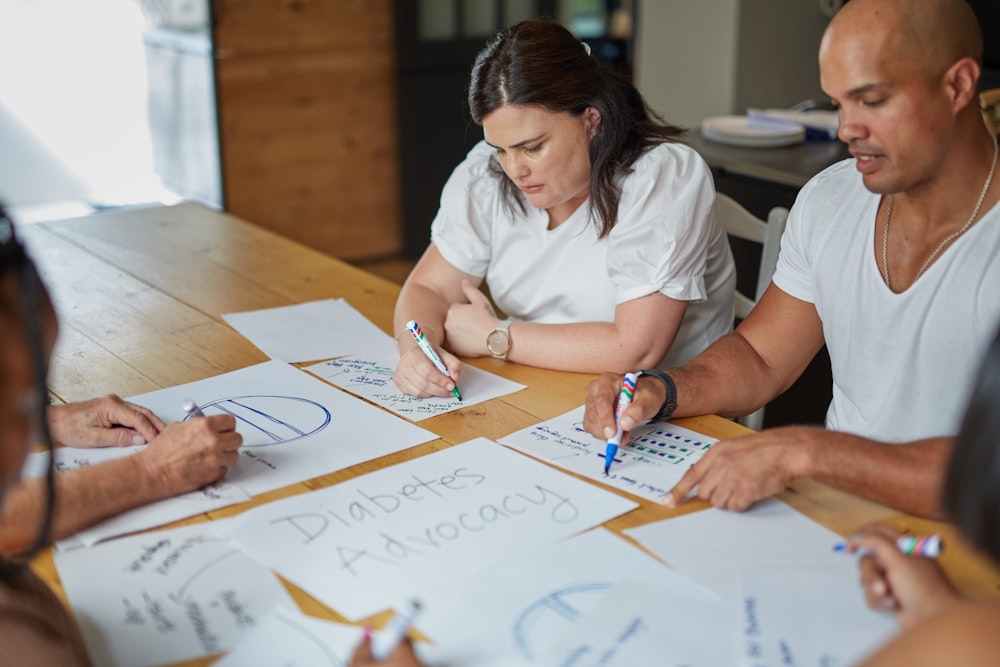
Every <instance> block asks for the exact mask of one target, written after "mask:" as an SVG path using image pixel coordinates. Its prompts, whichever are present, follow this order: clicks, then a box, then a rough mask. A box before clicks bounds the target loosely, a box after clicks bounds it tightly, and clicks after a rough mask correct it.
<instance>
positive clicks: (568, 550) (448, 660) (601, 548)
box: [417, 528, 735, 667]
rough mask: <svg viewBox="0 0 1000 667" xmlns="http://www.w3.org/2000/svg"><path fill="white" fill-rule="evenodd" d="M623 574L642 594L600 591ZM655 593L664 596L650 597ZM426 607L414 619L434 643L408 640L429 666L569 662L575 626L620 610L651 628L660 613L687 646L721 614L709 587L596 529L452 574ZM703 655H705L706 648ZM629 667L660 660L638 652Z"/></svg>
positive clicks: (714, 629)
mask: <svg viewBox="0 0 1000 667" xmlns="http://www.w3.org/2000/svg"><path fill="white" fill-rule="evenodd" d="M624 580H632V581H638V582H640V583H641V585H643V586H645V587H647V588H646V593H645V596H646V598H645V600H644V601H635V603H633V601H631V600H629V599H628V598H627V597H618V598H609V597H608V596H609V593H610V591H613V590H615V589H616V587H617V586H618V585H619V583H620V582H622V581H624ZM657 593H662V594H663V595H664V596H665V597H663V598H662V599H659V600H657V599H656V597H655V596H656V594H657ZM657 605H658V607H657ZM426 608H427V609H426V613H425V614H424V616H423V617H421V619H420V621H419V622H418V623H417V625H418V627H419V628H420V630H421V631H422V632H424V633H425V634H427V635H428V636H429V637H430V638H431V639H432V640H433V641H434V643H435V644H434V645H433V646H424V645H420V646H418V651H419V653H420V655H421V658H423V659H425V660H426V661H427V663H428V664H429V665H432V666H436V665H462V667H486V666H499V665H535V664H537V665H546V666H552V665H562V664H567V665H570V664H576V663H573V662H570V661H567V660H566V658H567V657H568V655H569V653H567V651H570V652H572V650H573V648H574V647H576V646H578V645H579V644H580V643H581V642H583V641H586V639H587V637H586V636H585V635H583V634H581V630H582V631H584V632H586V631H587V629H586V628H587V627H588V626H587V625H584V626H578V625H577V624H578V623H580V622H581V621H582V620H583V619H587V618H588V616H589V615H590V614H592V613H598V614H599V620H600V621H602V622H603V621H604V620H606V618H608V617H611V618H618V620H619V621H620V620H622V618H623V617H624V616H626V615H630V616H632V617H633V618H634V617H638V618H640V619H641V620H642V621H644V622H648V623H650V624H651V625H656V626H657V627H666V626H667V623H666V619H667V618H669V619H671V621H670V623H671V624H672V625H673V626H674V629H675V630H676V632H674V633H673V634H671V635H670V636H671V637H675V636H676V637H680V636H683V635H685V634H687V633H693V634H691V635H690V637H689V640H690V645H691V646H694V645H695V643H696V642H697V640H699V639H701V640H706V639H707V640H709V643H711V642H718V639H717V638H716V637H715V635H716V634H718V624H719V618H718V617H715V618H713V617H712V614H716V615H717V614H724V613H725V611H724V608H723V607H722V605H721V603H720V602H719V601H718V600H717V599H716V598H715V597H714V596H713V595H712V594H711V593H709V592H707V591H706V590H704V589H703V588H701V587H700V586H698V585H696V584H694V583H693V582H691V581H689V580H687V579H685V578H683V577H681V576H679V575H678V574H677V573H676V572H674V571H672V570H670V569H669V568H667V567H666V566H664V565H663V564H662V563H660V562H659V561H657V560H655V559H654V558H651V557H650V556H648V555H646V554H645V553H643V552H642V551H640V550H639V549H636V548H635V547H634V546H632V545H630V544H629V543H628V542H626V541H624V540H622V539H621V538H619V537H617V536H615V535H614V534H613V533H610V532H609V531H606V530H604V529H600V528H599V529H596V530H593V531H590V532H588V533H586V534H583V535H579V536H576V537H572V538H570V539H567V540H564V541H562V542H559V543H554V544H548V545H543V546H536V547H534V548H531V549H527V548H523V549H517V550H516V552H514V553H511V554H510V555H508V556H507V557H506V558H505V559H504V560H503V561H500V562H497V563H494V564H493V565H491V566H489V567H487V568H485V569H482V570H480V571H478V572H476V573H474V574H473V575H471V576H469V577H466V578H464V579H456V580H454V581H452V582H451V583H450V585H449V588H448V591H447V592H445V593H442V594H439V595H438V596H437V597H436V598H435V599H434V600H432V601H431V602H429V603H428V604H427V605H426ZM596 610H601V611H600V612H597V611H596ZM671 612H673V613H671ZM651 614H652V616H651ZM734 617H735V615H734ZM600 634H603V633H600ZM731 634H732V638H733V639H735V632H733V633H731ZM719 645H720V646H723V647H724V646H725V644H724V642H720V643H719ZM734 650H735V643H734V642H733V641H730V642H728V651H725V650H724V651H722V652H723V653H725V654H726V656H727V657H728V658H729V660H726V661H723V662H722V663H715V664H731V662H732V658H733V657H734V655H735V653H734ZM705 653H707V654H708V655H712V651H711V650H710V649H706V651H705ZM555 656H559V658H560V659H559V660H554V659H553V658H554V657H555ZM633 664H657V665H660V664H667V663H665V662H662V661H661V660H659V659H655V660H653V661H652V662H651V661H650V660H648V659H647V660H646V661H645V662H644V663H633ZM694 664H698V663H694ZM701 664H710V663H704V662H703V663H701Z"/></svg>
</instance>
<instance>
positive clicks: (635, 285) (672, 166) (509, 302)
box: [431, 142, 736, 367]
mask: <svg viewBox="0 0 1000 667" xmlns="http://www.w3.org/2000/svg"><path fill="white" fill-rule="evenodd" d="M493 154H494V149H493V148H491V147H490V146H489V145H488V144H487V143H485V142H481V143H479V144H477V145H476V146H475V147H474V148H473V149H472V150H471V151H470V152H469V154H468V156H467V157H466V159H465V161H463V162H462V163H461V164H460V165H458V167H456V168H455V171H454V172H453V173H452V175H451V177H450V178H449V179H448V182H447V184H446V185H445V187H444V190H443V191H442V193H441V207H440V209H439V211H438V214H437V217H436V218H435V219H434V223H433V225H432V227H431V241H432V242H433V243H434V244H435V246H437V249H438V250H439V251H440V253H441V255H442V256H443V257H444V258H445V259H446V260H447V261H448V262H449V263H450V264H452V265H453V266H455V267H456V268H458V269H459V270H461V271H464V272H465V273H468V274H471V275H474V276H479V277H482V278H485V280H486V283H487V285H488V286H489V289H490V294H491V296H492V297H493V299H494V301H495V302H496V304H497V306H499V307H500V309H501V310H503V311H504V312H505V313H507V314H508V315H509V316H510V317H513V318H515V319H517V320H524V321H530V322H540V323H559V324H563V323H574V322H613V321H614V316H615V306H616V305H617V304H619V303H624V302H626V301H630V300H632V299H637V298H639V297H643V296H646V295H648V294H653V293H655V292H661V293H663V294H665V295H666V296H668V297H671V298H673V299H677V300H681V301H687V302H689V303H688V307H687V310H686V312H685V315H684V320H683V321H682V323H681V326H680V329H679V331H678V332H677V336H676V338H675V339H674V343H673V345H672V346H671V348H670V351H669V352H668V353H667V355H666V357H664V360H663V361H662V362H661V364H660V365H661V366H663V367H666V366H678V365H681V364H683V363H685V362H687V361H688V360H690V359H692V358H693V357H695V356H696V355H697V354H699V353H700V352H701V351H702V350H704V349H705V348H706V347H708V346H709V345H710V344H711V343H712V342H713V341H714V340H715V339H717V338H719V337H720V336H722V335H724V334H726V333H728V332H729V331H730V330H731V329H732V323H733V305H732V299H733V289H734V287H735V280H736V271H735V267H734V264H733V258H732V253H731V252H730V250H729V244H728V242H727V239H726V236H725V232H724V230H723V229H722V225H721V224H720V223H719V222H718V221H717V220H716V218H715V213H714V202H715V187H714V184H713V182H712V176H711V172H710V171H709V169H708V167H707V165H706V164H705V162H704V161H703V160H702V159H701V157H700V156H699V155H698V154H697V153H696V152H695V151H693V150H692V149H690V148H688V147H687V146H683V145H680V144H660V145H659V146H656V147H654V148H652V149H650V150H649V151H647V152H646V153H645V154H644V155H643V156H642V157H640V158H639V159H638V160H637V161H636V162H635V164H633V165H632V172H631V173H630V174H628V175H626V176H624V177H623V178H622V179H621V180H620V187H621V200H620V203H619V206H618V220H617V223H616V224H615V226H614V228H613V229H612V230H611V232H610V234H608V235H607V236H606V237H604V238H601V239H599V238H598V231H597V226H596V224H595V223H594V221H593V220H591V218H590V215H589V200H588V201H587V202H584V203H583V204H582V205H581V206H580V207H579V208H578V209H577V210H576V211H575V212H574V213H573V214H572V215H571V216H570V217H569V219H567V220H566V221H565V222H563V223H562V224H561V225H559V226H558V227H556V228H555V229H552V230H550V229H548V224H549V220H548V214H547V213H546V212H545V211H544V210H541V209H537V208H534V207H532V206H530V205H526V206H525V209H526V210H525V211H524V212H523V213H522V212H521V211H520V210H519V209H518V208H517V207H513V208H512V207H509V206H506V205H505V204H504V202H503V201H502V200H501V195H500V188H499V187H498V183H497V181H496V176H494V175H493V174H491V173H490V171H489V161H490V158H491V157H492V156H493Z"/></svg>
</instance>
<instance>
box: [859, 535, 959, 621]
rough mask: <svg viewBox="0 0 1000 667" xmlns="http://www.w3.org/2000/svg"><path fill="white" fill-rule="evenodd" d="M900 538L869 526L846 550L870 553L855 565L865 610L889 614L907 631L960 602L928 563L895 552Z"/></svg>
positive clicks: (929, 562)
mask: <svg viewBox="0 0 1000 667" xmlns="http://www.w3.org/2000/svg"><path fill="white" fill-rule="evenodd" d="M901 536H902V533H900V532H899V531H897V530H894V529H893V528H890V527H889V526H885V525H882V524H872V525H870V526H867V527H865V528H863V529H862V530H861V531H860V532H859V533H858V534H857V535H855V536H854V537H852V538H851V539H850V540H848V548H849V549H850V550H851V551H855V550H858V549H865V550H867V551H870V552H871V555H866V556H863V557H862V558H861V561H860V562H859V567H860V569H861V586H862V588H863V589H864V594H865V601H866V602H867V603H868V606H869V607H871V608H872V609H878V610H883V611H891V612H893V613H894V614H896V619H897V620H898V621H899V624H900V626H902V627H903V629H910V628H912V627H914V626H915V625H917V624H919V623H920V622H922V621H924V620H926V619H928V618H930V617H932V616H935V615H937V614H939V613H941V612H942V611H944V610H945V609H947V608H949V607H950V606H952V605H954V604H955V603H957V602H959V601H960V599H961V598H960V597H959V596H958V593H956V592H955V590H954V589H953V588H952V587H951V585H950V584H949V583H948V581H947V580H946V579H945V578H944V574H943V573H942V572H941V568H939V567H938V565H937V563H935V562H934V561H933V560H932V559H930V558H920V557H914V556H907V555H906V554H904V553H903V552H902V551H900V550H899V547H898V546H897V545H896V540H897V539H898V538H899V537H901Z"/></svg>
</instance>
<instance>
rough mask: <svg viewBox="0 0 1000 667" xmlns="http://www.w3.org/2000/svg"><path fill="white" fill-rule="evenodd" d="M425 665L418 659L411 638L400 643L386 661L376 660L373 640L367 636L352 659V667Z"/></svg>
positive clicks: (415, 666)
mask: <svg viewBox="0 0 1000 667" xmlns="http://www.w3.org/2000/svg"><path fill="white" fill-rule="evenodd" d="M422 664H423V663H421V662H420V660H419V659H417V654H416V653H414V651H413V644H412V643H411V642H410V640H409V638H404V639H403V641H401V642H399V643H398V644H397V645H396V647H395V648H394V649H392V652H391V653H390V654H389V655H388V656H386V659H385V660H381V661H380V660H376V659H375V656H374V655H372V640H371V637H370V636H367V635H366V636H365V638H364V639H362V640H361V643H360V644H358V648H356V649H355V650H354V655H353V656H352V657H351V667H368V665H379V666H380V667H421V665H422Z"/></svg>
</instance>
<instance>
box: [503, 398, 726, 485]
mask: <svg viewBox="0 0 1000 667" xmlns="http://www.w3.org/2000/svg"><path fill="white" fill-rule="evenodd" d="M629 436H630V442H628V443H627V444H624V445H622V446H621V447H620V448H619V449H618V455H617V456H616V457H615V462H614V464H613V465H612V466H611V472H610V473H609V474H608V476H606V477H605V475H604V450H605V447H606V445H607V444H608V443H607V441H605V440H599V439H598V438H595V437H593V436H592V435H590V434H589V433H587V432H586V431H585V430H584V428H583V407H582V406H581V407H579V408H576V409H575V410H571V411H569V412H567V413H566V414H563V415H560V416H558V417H556V418H555V419H550V420H548V421H545V422H542V423H540V424H536V425H535V426H532V427H530V428H526V429H523V430H520V431H517V432H515V433H511V434H510V435H508V436H505V437H503V438H500V442H501V444H504V445H507V446H509V447H513V448H514V449H517V450H519V451H522V452H524V453H525V454H530V455H531V456H535V457H537V458H540V459H542V460H543V461H549V462H551V463H552V464H554V465H557V466H561V467H563V468H566V469H567V470H572V471H573V472H575V473H577V474H579V475H583V476H584V477H589V478H591V479H594V480H596V481H598V482H601V483H602V484H608V485H610V486H613V487H615V488H617V489H621V490H622V491H625V492H627V493H631V494H632V495H635V496H639V497H640V498H647V499H649V500H655V501H657V502H659V501H660V500H661V499H662V498H663V496H664V495H665V494H666V493H667V491H669V490H670V489H671V488H673V486H674V485H675V484H676V483H677V482H679V481H680V479H681V477H682V476H683V475H684V473H685V472H687V469H688V468H690V467H691V465H692V464H694V462H695V461H697V460H698V459H700V458H701V457H702V456H703V455H704V453H705V452H706V451H708V449H709V447H711V446H712V444H713V443H715V442H716V439H715V438H710V437H708V436H706V435H703V434H701V433H696V432H695V431H692V430H689V429H686V428H681V427H680V426H677V425H675V424H671V423H669V422H666V423H657V424H643V425H641V426H639V427H637V428H636V429H635V430H633V431H632V432H631V433H630V434H629Z"/></svg>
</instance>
